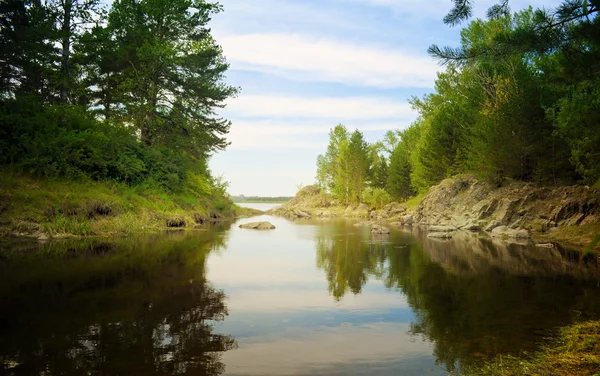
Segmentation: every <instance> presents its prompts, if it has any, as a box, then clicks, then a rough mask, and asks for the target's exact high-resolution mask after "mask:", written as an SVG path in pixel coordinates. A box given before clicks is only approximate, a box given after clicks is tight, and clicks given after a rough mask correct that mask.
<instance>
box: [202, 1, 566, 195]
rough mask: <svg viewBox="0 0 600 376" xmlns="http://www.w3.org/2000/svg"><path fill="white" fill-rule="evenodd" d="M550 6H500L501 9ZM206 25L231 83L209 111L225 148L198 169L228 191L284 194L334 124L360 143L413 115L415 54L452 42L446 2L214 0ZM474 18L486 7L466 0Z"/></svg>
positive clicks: (417, 75)
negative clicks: (216, 110)
mask: <svg viewBox="0 0 600 376" xmlns="http://www.w3.org/2000/svg"><path fill="white" fill-rule="evenodd" d="M558 2H559V1H542V0H529V1H524V0H519V1H515V0H513V1H511V7H512V9H513V10H518V9H521V8H524V7H526V6H529V5H532V6H534V7H539V6H542V5H546V6H548V5H550V6H552V5H555V4H557V3H558ZM220 3H221V4H222V5H223V6H224V8H225V11H224V12H222V13H220V14H218V15H216V16H215V17H214V19H213V21H212V23H211V27H212V30H213V36H214V37H215V38H216V40H217V42H218V43H219V44H220V45H221V46H222V47H223V51H224V54H225V56H226V58H227V60H228V62H229V63H230V64H231V67H230V70H229V71H228V73H227V82H228V83H229V84H232V85H235V86H239V87H241V93H240V95H239V96H238V97H237V98H233V99H231V100H229V101H228V105H227V107H226V108H225V109H224V110H222V111H221V115H223V116H224V117H226V118H228V119H230V120H231V121H232V122H233V124H232V127H231V132H230V134H229V135H228V139H229V141H231V142H232V144H231V146H229V148H228V149H227V150H226V151H223V152H220V153H218V154H216V155H214V156H213V157H212V159H211V162H210V167H211V170H212V171H213V173H214V174H215V175H221V174H222V175H223V177H224V179H225V180H227V181H229V182H230V185H229V192H230V193H231V194H233V195H238V194H244V195H247V196H249V195H261V196H278V195H294V194H295V193H296V191H297V186H298V185H300V184H303V185H308V184H312V183H313V182H314V180H315V179H314V177H315V171H316V167H315V161H316V157H317V155H318V154H321V153H323V152H324V151H325V148H326V146H327V142H328V132H329V129H331V128H332V127H334V126H335V125H336V124H338V123H342V124H344V125H346V126H347V127H348V128H349V129H350V130H354V129H359V130H360V131H361V132H363V133H364V135H365V138H366V139H367V141H369V142H373V141H376V140H379V139H380V138H381V136H382V135H383V134H384V133H385V132H386V131H387V130H391V129H404V128H406V127H407V126H408V125H410V123H411V122H412V121H414V120H415V119H416V114H415V113H414V112H413V111H412V110H411V108H410V106H409V104H408V100H409V99H410V97H412V96H422V95H423V94H426V93H429V92H431V91H432V87H433V82H434V79H435V76H436V72H437V71H440V70H441V69H442V68H440V67H439V66H438V65H437V64H436V62H435V61H434V60H433V59H431V58H430V57H429V56H428V55H427V47H428V46H429V45H430V44H433V43H436V44H439V45H451V46H457V45H458V44H459V32H460V28H459V27H455V28H451V27H448V26H446V25H444V24H443V22H442V18H443V17H444V15H445V14H446V13H447V11H448V10H449V9H450V8H451V1H450V0H430V1H428V2H423V1H418V0H221V1H220ZM475 3H476V7H475V16H479V17H483V15H484V14H485V10H486V9H487V8H488V7H489V6H490V5H492V4H493V3H494V1H490V0H479V1H475Z"/></svg>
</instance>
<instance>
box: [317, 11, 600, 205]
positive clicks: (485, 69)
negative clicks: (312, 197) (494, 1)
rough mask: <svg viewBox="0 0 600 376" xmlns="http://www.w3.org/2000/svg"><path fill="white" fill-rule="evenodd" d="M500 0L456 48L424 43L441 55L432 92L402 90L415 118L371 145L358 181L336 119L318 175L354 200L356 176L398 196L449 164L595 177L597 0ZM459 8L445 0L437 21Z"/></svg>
mask: <svg viewBox="0 0 600 376" xmlns="http://www.w3.org/2000/svg"><path fill="white" fill-rule="evenodd" d="M505 5H506V2H503V3H502V4H499V5H498V6H496V7H493V9H491V10H490V14H489V16H490V18H489V19H488V20H487V21H484V20H476V21H473V22H471V23H470V24H469V25H468V26H467V27H465V28H464V29H463V30H462V31H461V46H460V47H459V48H457V49H444V50H442V49H437V50H436V51H434V52H435V53H436V55H437V56H438V57H441V58H442V59H443V61H444V62H445V63H447V65H446V69H445V71H443V72H441V73H439V74H438V77H437V79H436V81H435V91H434V92H433V93H431V94H428V95H426V96H424V97H423V98H413V99H412V101H411V104H412V106H413V108H414V109H415V110H416V111H418V113H419V115H420V117H419V118H418V119H417V121H416V122H415V123H414V124H412V125H411V126H410V127H409V128H407V129H405V130H404V131H389V132H387V133H386V134H385V136H384V138H383V140H382V141H381V142H376V143H374V144H372V145H369V147H368V148H367V149H368V153H367V158H368V162H367V163H368V164H369V165H370V167H369V168H368V175H367V176H368V177H367V179H366V180H362V181H361V178H360V174H358V175H356V173H357V171H361V169H362V164H361V163H357V161H358V160H357V159H352V158H353V157H351V155H352V154H353V153H354V151H352V150H355V149H352V148H351V147H350V146H351V143H352V142H351V137H349V136H348V133H347V131H346V130H345V128H343V129H342V130H343V132H338V134H341V135H343V137H337V138H336V137H334V134H335V133H334V131H332V132H331V134H330V136H331V137H330V145H329V148H328V153H327V154H325V155H323V156H320V157H319V159H318V161H317V164H318V180H319V182H322V186H323V187H325V188H328V189H329V190H330V191H331V192H332V193H333V194H334V196H336V197H337V198H338V199H340V200H341V201H343V202H356V199H357V198H356V192H358V191H359V190H361V189H364V188H365V187H372V188H375V187H377V188H385V189H386V190H387V192H388V193H389V194H390V195H391V196H392V198H393V199H396V200H406V199H407V198H408V197H409V196H411V195H414V194H415V193H420V194H423V193H424V192H426V191H427V190H428V188H429V187H431V186H432V185H435V184H438V183H439V182H440V181H441V180H442V179H445V178H447V177H450V176H453V175H455V174H458V173H474V174H476V175H478V176H479V177H480V178H482V179H484V180H487V181H489V182H491V183H493V184H496V185H501V184H502V183H503V182H504V181H505V180H506V179H514V180H520V181H531V182H535V183H539V184H553V185H558V184H573V183H580V184H592V183H593V182H595V181H596V180H597V179H598V176H600V117H599V116H600V115H599V114H600V112H599V111H598V108H600V80H599V79H598V77H600V17H598V16H597V14H596V13H597V12H598V5H597V4H596V3H594V2H587V1H584V2H580V1H573V2H569V1H566V2H564V3H563V4H561V5H560V6H559V7H558V8H557V9H556V12H555V13H549V12H547V11H544V10H533V9H532V8H529V9H526V10H524V11H521V12H518V13H515V14H509V12H508V8H507V7H506V6H505ZM469 15H470V2H465V1H455V7H454V9H453V10H452V12H451V13H450V14H449V16H448V19H447V20H446V21H447V22H449V23H451V24H455V23H457V22H459V21H460V20H464V19H466V18H468V17H469ZM353 136H354V135H353ZM386 158H389V160H387V159H386ZM350 161H352V162H350ZM384 166H385V167H384ZM385 175H387V177H386V178H385V182H384V181H383V176H385ZM325 182H327V183H325ZM365 182H366V183H367V184H364V183H365ZM361 183H362V184H361ZM361 187H362V188H361Z"/></svg>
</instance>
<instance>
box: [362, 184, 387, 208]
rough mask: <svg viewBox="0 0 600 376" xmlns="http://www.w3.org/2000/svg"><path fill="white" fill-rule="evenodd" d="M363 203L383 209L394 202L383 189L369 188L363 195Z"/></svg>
mask: <svg viewBox="0 0 600 376" xmlns="http://www.w3.org/2000/svg"><path fill="white" fill-rule="evenodd" d="M362 201H363V202H364V203H366V204H369V205H371V206H374V207H375V208H377V209H381V208H383V207H384V206H385V205H387V204H389V203H390V202H391V201H392V198H391V197H390V195H389V194H388V193H387V192H386V191H385V190H384V189H382V188H367V189H365V190H364V191H363V193H362Z"/></svg>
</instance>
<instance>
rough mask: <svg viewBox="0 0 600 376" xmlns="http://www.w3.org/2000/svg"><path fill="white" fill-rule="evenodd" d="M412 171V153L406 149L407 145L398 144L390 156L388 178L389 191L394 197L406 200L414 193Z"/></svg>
mask: <svg viewBox="0 0 600 376" xmlns="http://www.w3.org/2000/svg"><path fill="white" fill-rule="evenodd" d="M411 172H412V166H411V163H410V153H409V151H408V150H406V147H405V145H403V144H398V145H397V146H396V148H395V149H394V151H393V152H392V155H391V156H390V169H389V174H388V178H387V191H388V192H389V193H390V195H391V196H392V197H393V198H395V199H402V200H406V199H407V198H408V197H410V196H412V195H413V193H414V191H413V189H412V186H411V180H410V175H411Z"/></svg>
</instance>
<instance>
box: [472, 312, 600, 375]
mask: <svg viewBox="0 0 600 376" xmlns="http://www.w3.org/2000/svg"><path fill="white" fill-rule="evenodd" d="M465 374H467V375H480V376H517V375H519V376H521V375H531V376H542V375H543V376H548V375H562V376H595V375H600V321H588V322H584V323H579V324H575V325H572V326H569V327H566V328H563V329H561V330H560V333H559V335H558V337H557V338H555V339H553V340H552V341H551V342H549V343H548V344H547V345H546V346H545V347H543V348H542V349H541V350H540V351H539V352H537V353H534V354H523V356H521V357H513V356H504V357H498V358H495V359H493V360H491V361H489V362H486V363H484V364H483V365H482V366H480V367H478V368H474V369H469V370H467V371H466V372H465Z"/></svg>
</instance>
